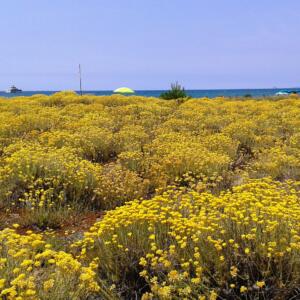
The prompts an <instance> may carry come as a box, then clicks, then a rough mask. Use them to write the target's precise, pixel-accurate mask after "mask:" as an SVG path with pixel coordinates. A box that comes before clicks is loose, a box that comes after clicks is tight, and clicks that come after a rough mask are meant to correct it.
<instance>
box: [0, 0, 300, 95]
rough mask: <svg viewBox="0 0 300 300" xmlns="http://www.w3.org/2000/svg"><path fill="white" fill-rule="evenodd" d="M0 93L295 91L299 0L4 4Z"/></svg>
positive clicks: (299, 63)
mask: <svg viewBox="0 0 300 300" xmlns="http://www.w3.org/2000/svg"><path fill="white" fill-rule="evenodd" d="M0 7H1V16H0V33H1V35H0V38H1V42H0V90H4V89H6V88H7V87H9V86H10V85H12V84H15V85H17V86H18V87H20V88H22V89H24V90H61V89H77V88H78V71H77V70H78V63H79V62H80V63H81V65H82V69H83V87H84V89H86V90H88V89H98V90H103V89H114V88H116V87H119V86H129V87H132V88H134V89H162V88H168V87H169V84H170V82H173V81H176V80H178V81H179V82H180V83H182V84H183V85H184V86H185V87H186V88H187V89H193V88H195V89H196V88H199V89H209V88H255V87H274V86H278V87H292V86H300V33H299V32H300V1H299V0H285V1H283V0H249V1H247V0H205V1H204V0H151V1H150V0H106V1H102V0H2V1H1V6H0Z"/></svg>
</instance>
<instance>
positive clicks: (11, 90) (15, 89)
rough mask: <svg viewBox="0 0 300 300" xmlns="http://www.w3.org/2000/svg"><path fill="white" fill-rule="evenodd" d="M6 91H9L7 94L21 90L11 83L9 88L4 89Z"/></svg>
mask: <svg viewBox="0 0 300 300" xmlns="http://www.w3.org/2000/svg"><path fill="white" fill-rule="evenodd" d="M6 93H9V94H15V93H22V90H20V89H18V88H16V87H15V86H14V85H12V86H11V87H10V89H8V90H7V91H6Z"/></svg>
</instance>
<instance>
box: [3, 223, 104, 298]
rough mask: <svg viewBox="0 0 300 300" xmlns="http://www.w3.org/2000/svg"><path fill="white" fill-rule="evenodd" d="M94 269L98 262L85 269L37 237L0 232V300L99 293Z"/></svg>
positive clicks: (70, 256) (100, 290)
mask: <svg viewBox="0 0 300 300" xmlns="http://www.w3.org/2000/svg"><path fill="white" fill-rule="evenodd" d="M15 227H17V226H15ZM97 267H98V264H97V260H93V261H92V262H91V263H90V265H87V266H84V265H83V264H82V263H81V262H79V261H78V260H77V259H75V258H74V257H73V256H72V255H71V254H69V253H66V252H64V251H56V250H54V249H52V246H51V244H48V243H46V241H44V240H43V237H42V235H40V234H35V233H32V232H30V231H29V232H27V234H26V235H20V234H18V233H16V231H15V230H14V229H5V230H2V231H0V298H1V299H10V300H12V299H16V300H22V299H61V300H63V299H83V298H84V297H87V295H92V294H96V293H97V294H98V293H101V292H102V289H101V288H100V285H99V283H98V282H97V277H96V272H95V270H96V269H97ZM104 295H105V293H104Z"/></svg>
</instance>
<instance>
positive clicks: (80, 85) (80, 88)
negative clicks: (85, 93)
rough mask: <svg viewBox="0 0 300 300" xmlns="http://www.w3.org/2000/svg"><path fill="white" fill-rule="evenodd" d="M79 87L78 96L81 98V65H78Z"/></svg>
mask: <svg viewBox="0 0 300 300" xmlns="http://www.w3.org/2000/svg"><path fill="white" fill-rule="evenodd" d="M79 87H80V95H81V96H82V80H81V65H80V64H79Z"/></svg>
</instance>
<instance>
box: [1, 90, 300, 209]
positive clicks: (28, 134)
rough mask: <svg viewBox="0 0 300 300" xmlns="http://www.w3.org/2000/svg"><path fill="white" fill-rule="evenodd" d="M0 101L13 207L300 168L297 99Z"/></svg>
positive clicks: (5, 180) (127, 195) (228, 182)
mask: <svg viewBox="0 0 300 300" xmlns="http://www.w3.org/2000/svg"><path fill="white" fill-rule="evenodd" d="M0 106H1V110H0V142H1V143H0V145H1V146H0V150H1V154H2V155H1V157H0V183H1V184H0V203H3V202H5V205H7V204H8V205H12V206H14V205H18V204H19V202H22V203H23V204H24V205H25V206H27V207H29V208H30V209H31V208H32V207H40V208H42V207H45V206H47V209H48V207H51V206H55V204H57V203H61V202H62V201H61V200H63V201H65V202H73V203H74V202H81V204H82V203H84V204H83V205H84V206H86V205H90V206H93V207H94V208H95V207H96V208H97V207H102V208H105V209H106V208H109V209H110V208H113V207H115V206H118V205H120V204H123V203H124V202H125V201H128V200H131V199H132V198H137V197H140V196H144V197H146V196H148V195H149V194H153V193H155V189H160V188H165V187H166V186H168V185H170V184H171V185H173V184H175V185H177V186H187V187H191V188H193V189H196V190H197V191H201V190H205V189H207V188H208V189H210V190H212V191H217V192H218V191H221V190H223V189H224V188H227V187H230V186H233V185H235V184H236V183H240V182H242V181H243V178H244V177H252V178H261V177H266V176H271V177H272V178H274V179H280V180H282V179H298V178H299V176H300V175H299V174H300V150H299V143H300V132H299V128H300V120H299V115H300V104H299V100H298V98H295V97H290V98H287V99H282V100H278V101H276V100H267V99H265V100H263V101H259V100H247V101H241V100H238V99H233V100H229V99H225V98H216V99H213V100H209V99H205V98H204V99H191V100H187V101H184V102H182V103H178V102H176V101H164V100H159V99H154V98H143V97H135V96H133V97H124V96H121V95H113V96H105V97H104V96H103V97H99V96H93V95H85V96H79V95H77V94H76V93H72V92H60V93H56V94H54V95H52V96H45V95H35V96H32V97H21V98H20V97H17V98H13V99H10V100H7V99H4V98H3V99H0ZM107 165H108V166H107ZM112 178H115V179H116V180H115V181H114V182H113V183H112V184H109V182H111V179H112ZM123 179H124V180H123ZM24 205H23V207H24Z"/></svg>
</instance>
